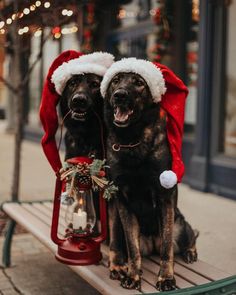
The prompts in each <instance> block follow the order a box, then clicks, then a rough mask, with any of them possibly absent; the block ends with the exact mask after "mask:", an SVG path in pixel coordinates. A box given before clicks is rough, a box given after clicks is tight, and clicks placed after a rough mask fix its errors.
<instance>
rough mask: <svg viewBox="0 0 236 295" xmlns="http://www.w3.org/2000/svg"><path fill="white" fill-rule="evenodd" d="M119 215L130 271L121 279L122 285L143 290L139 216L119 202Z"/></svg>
mask: <svg viewBox="0 0 236 295" xmlns="http://www.w3.org/2000/svg"><path fill="white" fill-rule="evenodd" d="M119 215H120V219H121V222H122V225H123V230H124V235H125V240H126V246H127V254H128V273H127V276H126V277H124V278H123V279H122V280H121V286H122V287H123V288H126V289H137V290H139V291H141V253H140V244H139V238H140V230H139V224H138V221H137V218H136V217H135V215H134V214H131V213H130V212H129V211H128V209H127V208H126V207H125V206H124V205H123V204H122V203H121V202H119Z"/></svg>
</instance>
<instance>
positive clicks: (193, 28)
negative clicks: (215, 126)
mask: <svg viewBox="0 0 236 295" xmlns="http://www.w3.org/2000/svg"><path fill="white" fill-rule="evenodd" d="M191 8H192V12H191V21H190V27H189V30H188V33H187V44H186V45H187V46H186V51H187V57H186V63H187V77H186V78H187V79H186V80H187V81H186V84H187V86H188V89H189V95H188V99H187V102H186V109H185V125H186V126H185V127H186V128H185V129H186V131H193V127H194V125H195V123H196V114H197V112H196V109H197V71H198V29H199V0H193V1H192V5H191Z"/></svg>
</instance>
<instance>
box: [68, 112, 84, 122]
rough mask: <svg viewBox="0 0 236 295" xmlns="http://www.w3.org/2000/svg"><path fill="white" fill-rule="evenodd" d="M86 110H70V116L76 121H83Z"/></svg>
mask: <svg viewBox="0 0 236 295" xmlns="http://www.w3.org/2000/svg"><path fill="white" fill-rule="evenodd" d="M86 115H87V112H82V111H72V115H71V116H72V118H73V119H74V120H78V121H85V119H86Z"/></svg>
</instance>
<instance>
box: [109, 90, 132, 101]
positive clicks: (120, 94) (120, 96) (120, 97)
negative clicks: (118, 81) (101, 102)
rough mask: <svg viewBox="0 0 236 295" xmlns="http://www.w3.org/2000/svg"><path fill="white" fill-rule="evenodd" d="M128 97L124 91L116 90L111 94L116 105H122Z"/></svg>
mask: <svg viewBox="0 0 236 295" xmlns="http://www.w3.org/2000/svg"><path fill="white" fill-rule="evenodd" d="M128 96H129V93H128V91H127V90H125V89H117V90H116V91H115V92H114V94H113V97H114V100H115V103H116V104H119V103H123V102H124V101H125V100H126V98H127V97H128Z"/></svg>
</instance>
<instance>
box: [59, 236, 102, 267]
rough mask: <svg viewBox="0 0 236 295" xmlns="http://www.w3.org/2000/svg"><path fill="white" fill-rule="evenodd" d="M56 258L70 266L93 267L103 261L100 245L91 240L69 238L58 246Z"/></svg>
mask: <svg viewBox="0 0 236 295" xmlns="http://www.w3.org/2000/svg"><path fill="white" fill-rule="evenodd" d="M55 257H56V259H57V260H58V261H60V262H62V263H64V264H68V265H91V264H97V263H98V262H99V261H100V260H101V259H102V253H101V251H100V243H97V242H95V241H94V240H93V239H91V238H87V239H82V238H80V239H78V238H68V239H66V240H65V241H64V242H63V243H62V245H60V246H58V251H57V253H56V255H55Z"/></svg>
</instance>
